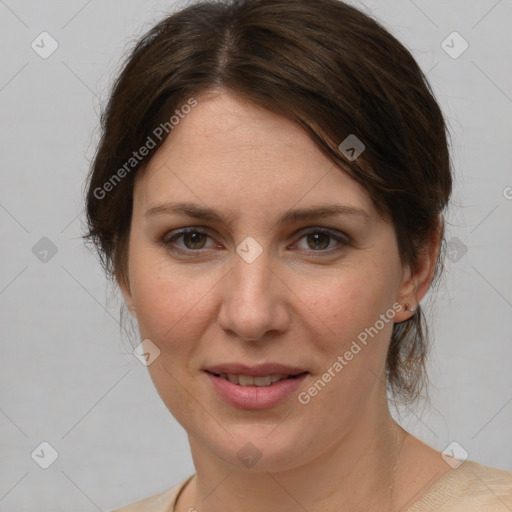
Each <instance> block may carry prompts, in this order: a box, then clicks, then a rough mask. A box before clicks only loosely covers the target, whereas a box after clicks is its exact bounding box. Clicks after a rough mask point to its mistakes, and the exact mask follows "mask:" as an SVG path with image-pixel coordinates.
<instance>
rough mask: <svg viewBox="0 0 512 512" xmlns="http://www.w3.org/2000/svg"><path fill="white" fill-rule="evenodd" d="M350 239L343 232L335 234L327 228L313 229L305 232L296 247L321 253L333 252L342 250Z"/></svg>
mask: <svg viewBox="0 0 512 512" xmlns="http://www.w3.org/2000/svg"><path fill="white" fill-rule="evenodd" d="M348 244H349V240H348V239H347V237H346V236H343V235H341V234H339V235H338V234H334V233H332V232H330V231H327V230H325V229H318V228H316V229H313V230H310V231H308V232H307V233H304V234H303V235H302V236H301V237H300V238H299V241H298V242H296V243H295V244H294V247H296V248H299V249H304V250H306V251H307V250H309V251H313V252H320V253H333V252H337V251H340V250H341V249H343V248H344V247H345V246H346V245H348Z"/></svg>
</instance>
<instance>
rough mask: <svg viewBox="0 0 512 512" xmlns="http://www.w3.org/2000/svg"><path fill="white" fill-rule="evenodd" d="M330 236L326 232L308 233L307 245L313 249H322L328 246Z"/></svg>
mask: <svg viewBox="0 0 512 512" xmlns="http://www.w3.org/2000/svg"><path fill="white" fill-rule="evenodd" d="M331 238H332V236H331V235H329V234H328V233H321V232H317V233H309V235H307V241H308V246H309V248H310V249H313V250H322V249H327V247H329V243H330V241H331Z"/></svg>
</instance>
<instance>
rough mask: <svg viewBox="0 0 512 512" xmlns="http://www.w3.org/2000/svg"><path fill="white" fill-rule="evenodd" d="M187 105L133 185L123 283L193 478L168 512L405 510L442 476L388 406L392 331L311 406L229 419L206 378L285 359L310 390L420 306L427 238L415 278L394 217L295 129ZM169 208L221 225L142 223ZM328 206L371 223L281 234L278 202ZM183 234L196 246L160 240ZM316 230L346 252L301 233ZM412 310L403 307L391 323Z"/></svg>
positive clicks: (333, 223)
mask: <svg viewBox="0 0 512 512" xmlns="http://www.w3.org/2000/svg"><path fill="white" fill-rule="evenodd" d="M197 99H198V105H197V106H196V107H195V108H194V109H192V111H191V112H190V113H189V114H188V115H187V116H186V117H185V118H184V119H183V120H181V122H180V123H179V124H178V125H177V126H175V127H174V128H173V130H172V132H171V134H170V135H169V136H168V138H167V139H166V141H165V143H164V144H163V146H162V147H161V148H160V149H159V150H158V152H157V153H156V154H155V155H154V156H153V157H152V159H151V160H150V161H149V163H148V165H147V168H146V169H145V170H144V172H142V173H140V174H139V175H138V176H137V179H136V182H135V189H134V201H133V216H132V224H131V231H130V242H129V258H128V274H127V275H128V280H127V282H122V281H120V282H119V284H120V287H121V290H122V293H123V295H124V298H125V301H126V303H127V305H128V306H129V307H133V308H135V309H134V310H133V311H132V314H133V315H135V316H136V318H137V321H138V325H139V329H140V334H141V339H150V340H151V341H152V342H153V343H154V344H155V345H156V346H157V347H158V348H159V350H160V355H159V357H157V358H156V359H155V360H154V362H153V363H152V364H150V365H149V366H148V370H149V372H150V375H151V378H152V380H153V382H154V384H155V387H156V389H157V391H158V393H159V394H160V396H161V398H162V400H163V401H164V403H165V404H166V406H167V407H168V409H169V410H170V411H171V413H172V414H173V416H174V417H175V418H176V419H177V421H178V422H179V423H180V424H181V425H182V426H183V427H184V428H185V430H186V431H187V433H188V437H189V442H190V447H191V452H192V457H193V460H194V464H195V467H196V471H197V476H196V477H194V479H192V480H191V482H190V483H189V484H188V485H187V486H186V488H185V489H184V491H183V492H182V493H181V495H180V497H179V500H178V503H177V506H176V510H177V511H178V512H181V511H185V510H188V509H189V508H190V507H194V508H195V509H197V510H199V511H201V512H210V511H219V510H222V511H223V512H225V511H232V510H233V511H235V510H244V511H246V512H254V511H268V510H274V511H287V512H290V511H292V512H293V511H303V510H307V511H308V512H316V511H320V510H322V511H323V512H325V511H330V510H333V511H334V510H337V511H340V510H347V511H348V510H350V511H356V510H365V511H372V510H379V511H380V512H382V510H386V509H390V510H391V509H393V510H395V509H396V510H399V509H400V508H401V507H404V505H405V504H406V503H409V504H411V503H412V502H414V501H416V499H417V498H418V497H419V495H421V494H422V493H423V492H424V491H425V486H426V485H428V484H429V482H430V485H431V484H432V482H433V481H434V480H436V479H437V478H439V477H440V476H441V475H442V474H444V472H446V471H447V470H449V466H448V465H447V464H445V463H444V462H443V461H442V459H441V457H440V454H439V453H438V452H436V451H435V450H433V449H432V448H430V447H428V446H427V445H425V444H423V443H422V442H421V441H419V440H417V439H415V438H414V437H412V436H411V435H408V434H407V433H406V432H405V431H404V430H403V429H401V428H400V427H399V426H398V425H397V424H396V423H395V422H394V420H393V419H392V418H391V416H390V414H389V410H388V404H387V399H386V391H385V385H384V383H385V358H386V352H387V348H388V346H389V341H390V336H391V332H392V326H393V322H389V323H386V324H385V326H384V328H382V329H381V330H380V331H379V333H378V335H376V336H374V338H373V339H371V340H370V341H369V343H368V344H367V345H366V346H365V347H364V348H363V349H362V350H361V351H360V352H359V353H358V354H357V355H356V356H355V357H354V358H353V359H352V360H351V361H350V362H349V363H348V364H347V365H346V366H345V367H344V368H343V371H341V372H340V373H338V374H337V375H336V377H335V378H333V379H332V380H331V382H329V383H328V384H327V385H326V386H325V388H324V389H322V391H321V392H319V393H318V394H317V395H316V396H315V397H314V398H312V399H311V401H310V402H309V403H308V404H307V405H303V404H301V403H300V402H299V401H298V400H297V397H296V396H295V395H293V396H292V397H291V398H289V399H287V400H286V401H285V402H284V403H282V404H280V405H278V406H276V407H273V408H270V409H263V410H256V411H254V410H240V409H236V408H234V407H232V406H230V405H228V404H226V403H225V402H224V401H223V400H222V399H221V398H220V397H219V396H218V395H217V394H216V392H215V390H214V389H213V387H212V385H211V384H210V382H209V379H208V378H207V376H206V375H205V373H204V372H203V370H202V369H203V368H204V367H205V366H207V365H211V364H216V363H221V362H233V361H243V362H246V363H247V364H256V363H260V362H284V363H286V364H290V365H294V366H299V367H303V368H305V369H306V370H307V371H308V372H310V373H309V375H308V376H307V377H306V379H305V381H304V382H303V385H302V386H301V389H300V391H304V390H307V389H308V388H309V387H310V386H311V385H312V383H313V382H315V381H317V380H318V379H319V378H321V376H322V374H324V373H325V372H326V371H327V369H328V368H329V367H332V365H333V363H334V362H335V361H336V360H337V357H338V355H342V354H344V353H345V352H346V351H347V350H348V349H349V347H350V345H351V343H352V341H353V340H355V339H356V338H357V336H358V334H359V333H361V332H362V331H364V329H365V328H367V327H369V326H373V325H374V324H375V322H376V321H377V320H378V319H379V315H381V314H384V313H385V312H386V311H388V310H390V309H392V307H393V304H395V303H398V304H400V305H402V306H403V305H404V304H406V303H408V304H410V305H411V306H416V305H417V304H418V302H419V301H420V300H421V299H422V298H423V296H424V295H425V293H426V291H427V290H428V287H429V285H430V283H431V280H432V276H433V271H434V265H435V261H436V258H437V254H438V250H439V237H436V236H433V237H432V240H431V242H430V245H429V246H428V247H426V248H425V251H424V253H423V254H422V255H421V256H420V258H419V262H418V265H417V266H416V267H415V268H414V269H411V268H409V267H408V266H407V265H403V264H402V262H401V260H400V255H399V253H398V248H397V241H396V236H395V230H394V228H393V225H392V224H390V223H388V222H386V221H385V220H384V219H383V218H381V217H380V216H379V215H378V213H377V211H376V210H375V207H374V205H373V203H372V201H371V199H370V197H369V196H368V194H367V192H366V191H365V189H364V188H363V187H362V186H360V185H359V184H358V183H356V182H355V181H354V180H353V179H351V178H350V177H349V176H348V175H347V174H346V173H345V172H343V171H342V170H341V169H340V168H338V167H335V166H333V164H332V163H331V162H330V161H329V160H328V159H327V158H326V157H325V156H324V155H323V154H322V153H321V152H320V150H319V149H318V148H317V147H316V146H315V145H314V143H313V142H312V141H311V140H310V139H309V137H308V136H307V134H306V133H305V132H304V131H303V130H302V129H301V128H300V127H299V126H297V125H295V124H294V123H292V122H291V121H289V120H287V119H285V118H283V117H281V116H278V115H276V114H274V113H271V112H269V111H266V110H264V109H261V108H259V107H256V106H254V105H252V104H249V103H247V102H245V101H243V100H242V99H240V98H239V97H237V96H235V95H234V94H233V93H231V92H228V91H220V92H218V93H217V94H213V95H211V94H210V95H208V96H206V95H203V96H200V97H198V98H197ZM170 201H172V202H178V201H179V202H184V201H187V202H190V203H194V204H196V205H198V206H201V207H209V208H215V209H217V210H219V211H220V212H221V213H222V215H223V216H225V217H226V221H227V222H220V221H212V220H204V219H198V218H195V217H190V216H187V215H183V214H176V213H169V212H167V213H165V212H160V213H155V214H153V215H146V212H147V211H148V210H149V209H150V208H154V207H155V206H158V205H161V204H163V203H167V202H170ZM334 203H335V204H339V205H348V206H351V207H353V208H358V209H361V210H363V211H364V212H365V213H366V215H359V214H342V215H337V216H332V217H327V218H316V219H310V220H301V221H294V222H287V223H285V224H282V225H278V224H277V220H278V218H279V217H280V216H281V215H282V214H283V213H284V212H286V211H288V210H291V209H296V208H306V207H311V206H319V205H325V204H334ZM186 227H193V228H197V229H200V230H201V231H202V232H205V233H206V235H207V236H201V235H199V236H198V235H196V237H195V238H194V239H191V238H190V236H182V237H178V238H174V239H173V241H171V242H170V241H169V240H170V237H171V236H173V235H175V234H176V232H177V231H178V230H179V229H182V228H186ZM319 228H323V229H324V230H328V231H329V232H330V233H332V234H333V235H334V236H340V237H344V240H345V242H346V243H339V242H338V241H337V240H336V239H335V238H333V237H329V236H326V235H324V236H322V235H320V237H319V240H320V242H318V238H317V239H315V238H314V237H313V239H312V238H311V237H309V238H308V237H307V236H306V235H307V233H305V232H307V231H313V232H315V229H316V230H318V229H319ZM248 236H250V237H253V238H254V239H255V240H256V241H257V242H258V244H259V245H260V246H261V248H262V253H261V255H260V256H259V257H258V258H257V259H256V260H255V261H254V262H252V263H247V262H246V261H245V260H244V259H243V258H241V257H240V256H239V255H238V253H237V252H236V248H237V246H238V245H239V244H240V243H241V242H242V241H243V240H244V239H245V238H246V237H248ZM165 241H167V246H166V245H165V243H164V242H165ZM315 244H317V245H315ZM176 248H178V249H182V250H183V251H185V254H181V253H179V252H177V250H176ZM333 249H334V250H333ZM337 249H339V250H337ZM329 251H330V252H329ZM411 314H412V313H411V312H409V311H406V310H405V308H402V309H401V311H399V312H398V313H396V316H395V317H394V321H395V322H400V321H403V320H405V319H407V318H408V317H409V316H410V315H411ZM247 442H251V443H252V444H253V445H254V446H255V447H256V449H257V450H258V451H259V453H260V454H261V458H260V459H259V461H258V462H257V463H256V464H255V465H254V466H253V467H251V468H249V467H246V466H245V465H244V464H243V462H242V461H241V460H240V459H239V458H238V457H237V453H238V451H239V450H240V449H241V448H242V447H243V446H244V445H245V444H246V443H247ZM398 455H399V459H398V461H399V464H398V466H397V469H396V471H394V468H395V465H396V461H397V457H398ZM393 479H395V483H394V485H393V486H392V490H391V491H390V485H391V484H392V483H393Z"/></svg>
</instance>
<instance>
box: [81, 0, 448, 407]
mask: <svg viewBox="0 0 512 512" xmlns="http://www.w3.org/2000/svg"><path fill="white" fill-rule="evenodd" d="M222 89H227V90H230V91H232V92H234V93H236V94H238V95H239V96H240V97H241V98H244V99H246V100H247V101H250V102H253V103H254V104H257V105H259V106H263V107H264V108H266V109H268V110H271V111H273V112H276V113H279V114H281V115H283V116H285V117H287V118H288V119H290V120H292V121H294V122H296V123H298V124H299V125H300V126H301V127H302V128H303V129H304V130H306V131H307V133H308V134H309V135H310V137H311V138H312V140H313V141H314V142H315V143H316V144H317V146H318V148H319V149H320V150H321V151H322V152H324V154H325V155H326V156H327V157H328V158H329V159H330V160H331V161H332V162H333V163H334V164H336V165H338V166H340V167H341V168H343V169H344V170H345V171H346V172H347V173H349V174H350V175H351V176H352V177H353V178H354V179H355V180H357V181H358V182H359V183H360V184H361V185H362V186H363V187H364V188H365V189H366V190H367V192H368V193H369V195H370V197H371V198H372V200H373V202H374V204H375V206H376V208H377V209H378V211H379V212H380V214H381V215H382V216H383V217H385V218H387V219H390V220H391V221H392V222H393V225H394V227H395V231H396V234H397V240H398V246H399V250H400V254H401V258H402V261H403V262H404V263H407V264H410V265H411V266H413V267H414V265H415V263H416V260H417V255H418V254H419V251H421V250H422V247H424V246H425V242H426V241H427V239H428V238H429V237H430V236H431V235H432V233H434V232H435V231H436V230H441V233H442V232H443V220H442V217H441V214H442V212H443V210H444V208H445V206H446V204H447V202H448V198H449V196H450V193H451V187H452V177H451V171H450V161H449V160H450V159H449V152H448V143H447V130H446V126H445V121H444V118H443V115H442V113H441V110H440V108H439V106H438V104H437V102H436V100H435V98H434V96H433V93H432V91H431V88H430V86H429V84H428V82H427V80H426V78H425V76H424V75H423V73H422V71H421V70H420V68H419V66H418V64H417V63H416V61H415V60H414V58H413V57H412V56H411V54H410V52H409V51H408V50H407V49H406V48H405V47H404V46H403V45H402V44H401V43H400V42H399V41H397V39H395V37H393V36H392V35H391V34H390V33H389V32H388V31H387V30H386V29H384V28H383V27H382V26H381V25H380V24H379V23H378V22H376V21H375V20H373V19H371V18H370V17H368V16H366V15H365V14H363V13H362V12H360V11H359V10H357V9H355V8H354V7H351V6H349V5H347V4H345V3H343V2H341V1H338V0H315V1H311V0H228V1H206V2H198V3H195V4H192V5H190V6H188V7H186V8H184V9H182V10H180V11H178V12H176V13H173V14H171V15H169V16H167V17H166V18H165V19H163V20H162V21H160V22H159V23H158V24H156V25H155V26H154V27H153V28H152V29H151V30H149V31H148V32H147V33H146V34H145V35H144V36H143V37H142V38H141V39H140V40H139V41H138V42H137V44H136V45H135V47H134V49H133V50H132V52H131V54H130V55H129V56H128V58H127V60H126V62H125V63H124V64H123V67H122V71H121V73H120V74H119V76H118V77H117V79H116V81H115V84H114V86H113V90H112V93H111V96H110V98H109V100H108V104H107V105H106V108H105V109H104V110H103V112H102V116H101V128H102V138H101V141H100V144H99V146H98V149H97V152H96V155H95V158H94V161H93V163H92V167H91V170H90V174H89V177H88V190H87V192H86V211H87V222H88V232H87V233H86V234H85V235H84V239H86V240H87V241H92V242H93V244H94V246H95V247H96V248H97V250H98V253H99V256H100V260H101V262H102V265H103V267H104V269H105V271H106V273H107V275H108V276H109V277H110V278H111V279H112V280H113V281H116V280H117V281H120V282H124V283H127V281H128V280H127V242H128V237H129V231H130V221H131V213H132V199H133V186H134V178H135V174H136V173H137V172H139V171H141V170H142V169H144V167H145V166H146V165H147V163H148V161H149V159H150V158H151V156H152V154H154V152H155V151H156V150H157V149H158V148H159V147H160V145H161V144H162V143H163V141H164V140H165V136H163V137H161V138H160V139H159V138H158V137H154V136H153V137H151V134H154V133H155V128H156V127H159V126H164V125H165V126H167V127H168V128H169V119H170V116H171V115H172V114H173V113H174V112H176V113H179V110H178V109H179V108H180V107H181V106H183V105H186V104H187V103H190V99H191V98H193V97H194V96H199V95H200V94H203V93H205V92H209V91H215V90H222ZM165 123H167V124H165ZM169 131H170V128H169V129H168V130H166V134H167V132H169ZM351 134H353V135H355V136H356V137H357V138H358V139H359V140H360V141H362V142H363V144H364V146H365V149H364V152H363V153H362V154H361V155H360V156H359V157H358V158H356V159H351V158H348V157H347V155H346V154H344V153H343V152H342V151H340V149H338V146H339V144H340V143H341V142H342V141H343V140H344V139H345V138H346V137H347V136H349V135H351ZM148 137H151V140H152V142H153V143H152V144H151V146H152V147H151V149H149V150H148V151H147V155H146V157H145V158H144V159H142V158H141V160H140V161H139V160H138V159H135V158H134V152H136V151H137V150H138V149H139V148H141V147H143V146H146V148H147V147H149V146H150V144H148V140H149V139H148ZM137 156H139V155H137ZM127 162H130V166H129V167H128V166H127ZM122 169H124V172H122ZM108 184H110V185H108ZM107 185H108V186H107ZM440 261H441V259H438V262H437V267H436V276H437V275H438V273H439V272H438V271H439V268H440ZM426 354H427V333H426V323H425V320H424V313H423V311H422V309H421V307H419V306H418V308H417V310H416V312H415V313H414V315H413V316H412V317H411V318H410V319H408V320H406V321H404V322H401V323H396V324H395V325H394V330H393V335H392V339H391V344H390V347H389V352H388V356H387V361H386V366H387V383H388V386H389V389H390V390H391V391H392V392H393V395H394V396H395V397H396V398H400V399H401V400H402V401H403V402H410V401H413V400H415V399H416V398H418V397H419V396H420V391H421V389H422V388H423V385H424V383H425V371H424V369H425V359H426Z"/></svg>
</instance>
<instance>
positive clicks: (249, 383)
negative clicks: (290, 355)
mask: <svg viewBox="0 0 512 512" xmlns="http://www.w3.org/2000/svg"><path fill="white" fill-rule="evenodd" d="M205 371H206V373H209V374H211V375H214V376H215V377H219V378H221V379H224V380H227V381H228V382H231V384H235V385H237V386H242V387H258V388H261V387H269V386H273V385H274V384H277V383H278V382H281V381H283V380H290V379H297V378H299V377H301V376H302V375H305V374H306V373H308V372H306V371H304V372H301V373H296V374H291V375H290V374H270V375H261V376H257V377H254V376H252V375H244V374H237V373H215V372H211V371H208V370H205Z"/></svg>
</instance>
